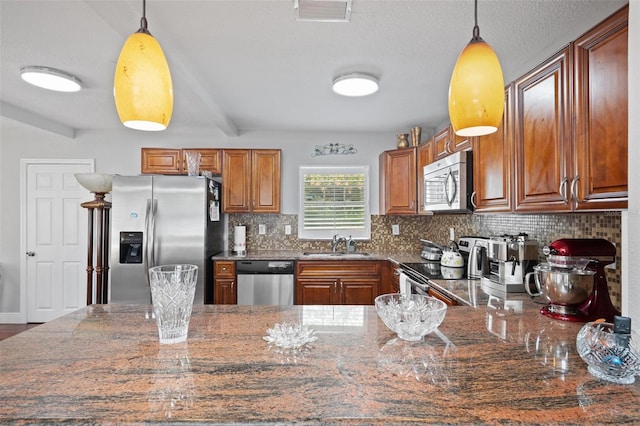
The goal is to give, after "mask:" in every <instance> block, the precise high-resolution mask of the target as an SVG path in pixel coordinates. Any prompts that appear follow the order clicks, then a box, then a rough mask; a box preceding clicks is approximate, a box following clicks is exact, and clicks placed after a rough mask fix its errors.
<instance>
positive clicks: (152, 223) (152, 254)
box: [148, 199, 158, 268]
mask: <svg viewBox="0 0 640 426" xmlns="http://www.w3.org/2000/svg"><path fill="white" fill-rule="evenodd" d="M157 207H158V201H157V200H154V199H152V200H151V209H150V210H151V215H150V219H149V246H148V250H149V267H150V268H151V267H154V266H156V210H157Z"/></svg>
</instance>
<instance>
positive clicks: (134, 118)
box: [113, 0, 173, 131]
mask: <svg viewBox="0 0 640 426" xmlns="http://www.w3.org/2000/svg"><path fill="white" fill-rule="evenodd" d="M113 95H114V97H115V102H116V109H117V110H118V116H119V117H120V121H122V124H124V125H125V126H126V127H129V128H131V129H136V130H146V131H158V130H164V129H166V128H167V126H168V125H169V122H170V121H171V115H172V114H173V84H172V82H171V73H170V72H169V64H168V63H167V59H166V58H165V56H164V52H163V51H162V48H161V47H160V44H159V43H158V42H157V41H156V39H155V38H153V37H152V36H151V34H150V33H149V31H148V30H147V18H146V0H142V18H141V19H140V29H139V30H138V31H137V32H135V33H133V34H131V35H130V36H129V38H127V41H126V42H125V44H124V46H123V47H122V51H121V52H120V57H119V58H118V63H117V65H116V72H115V77H114V80H113Z"/></svg>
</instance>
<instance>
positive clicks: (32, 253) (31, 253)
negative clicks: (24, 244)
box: [27, 251, 36, 257]
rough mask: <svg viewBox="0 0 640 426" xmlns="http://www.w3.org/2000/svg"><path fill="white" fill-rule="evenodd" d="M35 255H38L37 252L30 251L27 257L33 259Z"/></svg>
mask: <svg viewBox="0 0 640 426" xmlns="http://www.w3.org/2000/svg"><path fill="white" fill-rule="evenodd" d="M35 255H36V252H35V251H28V252H27V256H29V257H33V256H35Z"/></svg>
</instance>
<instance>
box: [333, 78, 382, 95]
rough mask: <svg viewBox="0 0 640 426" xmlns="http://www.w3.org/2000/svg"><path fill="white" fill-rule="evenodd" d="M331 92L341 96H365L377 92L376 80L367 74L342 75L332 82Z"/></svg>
mask: <svg viewBox="0 0 640 426" xmlns="http://www.w3.org/2000/svg"><path fill="white" fill-rule="evenodd" d="M333 91H334V92H336V93H337V94H339V95H342V96H367V95H371V94H373V93H376V92H377V91H378V79H377V78H375V77H374V76H372V75H369V74H363V73H351V74H343V75H341V76H338V77H336V78H335V79H334V80H333Z"/></svg>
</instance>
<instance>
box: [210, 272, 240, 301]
mask: <svg viewBox="0 0 640 426" xmlns="http://www.w3.org/2000/svg"><path fill="white" fill-rule="evenodd" d="M213 303H215V304H216V305H235V304H236V303H238V288H237V286H236V280H235V279H233V278H216V279H215V280H214V282H213Z"/></svg>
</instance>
